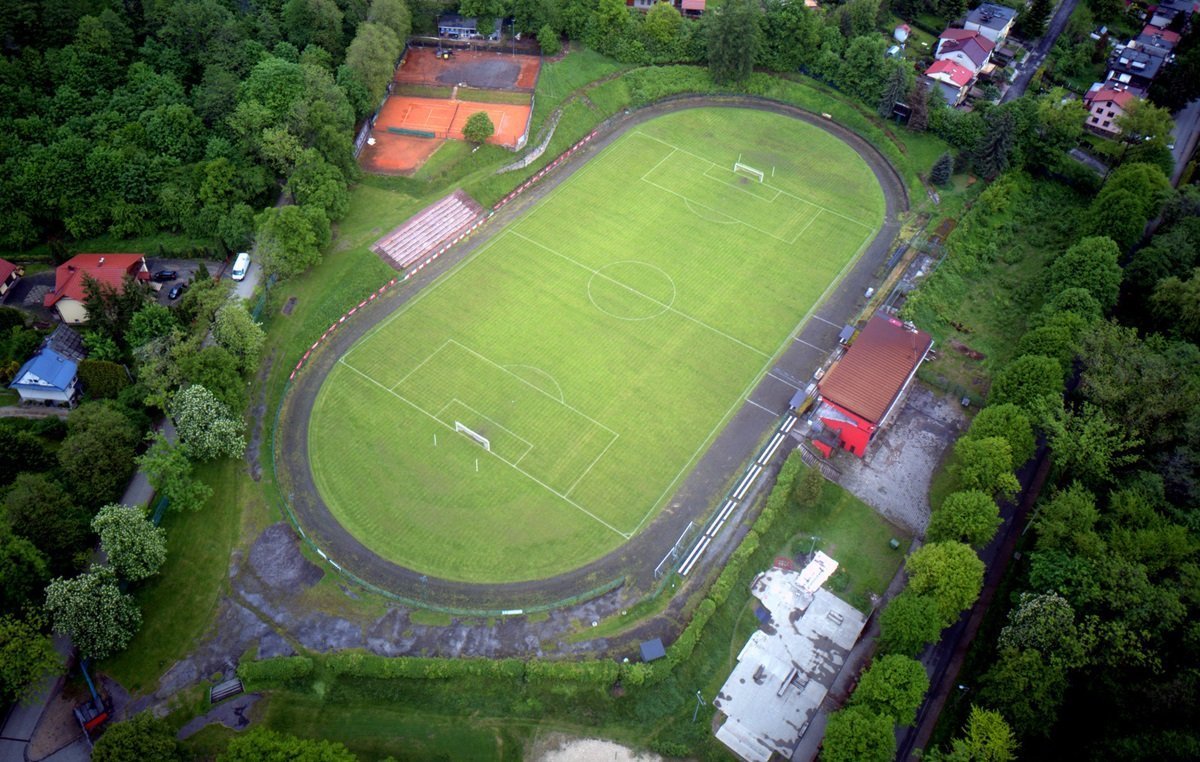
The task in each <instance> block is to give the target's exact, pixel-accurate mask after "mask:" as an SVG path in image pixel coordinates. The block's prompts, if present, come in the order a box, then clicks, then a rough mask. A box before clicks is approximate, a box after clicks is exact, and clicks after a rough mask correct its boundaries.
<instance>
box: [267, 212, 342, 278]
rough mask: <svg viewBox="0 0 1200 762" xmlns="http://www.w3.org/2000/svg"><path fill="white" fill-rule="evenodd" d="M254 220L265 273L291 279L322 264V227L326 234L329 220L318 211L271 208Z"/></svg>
mask: <svg viewBox="0 0 1200 762" xmlns="http://www.w3.org/2000/svg"><path fill="white" fill-rule="evenodd" d="M256 221H257V225H258V232H257V236H256V237H257V241H258V251H259V255H260V257H261V258H262V264H263V270H264V271H265V272H266V273H267V274H269V275H274V276H276V277H279V278H290V277H292V276H293V275H299V274H301V273H303V272H306V271H307V270H308V269H309V268H310V267H312V266H313V265H315V264H316V263H318V262H320V261H321V245H322V235H321V225H322V222H323V224H324V228H325V229H326V235H327V234H328V233H327V229H328V227H329V219H328V218H327V217H325V214H324V212H323V211H322V210H321V209H320V208H318V207H313V206H306V207H299V206H281V207H272V208H270V209H264V210H263V211H262V213H260V214H259V215H258V217H257V218H256Z"/></svg>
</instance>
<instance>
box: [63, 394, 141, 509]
mask: <svg viewBox="0 0 1200 762" xmlns="http://www.w3.org/2000/svg"><path fill="white" fill-rule="evenodd" d="M67 428H68V430H69V432H70V433H69V434H68V435H67V438H66V439H64V440H63V443H62V447H61V448H60V449H59V451H58V460H59V463H61V464H62V470H63V474H64V475H65V476H66V477H67V483H68V484H70V485H71V490H72V492H73V493H74V495H75V497H76V498H77V499H78V500H79V501H80V502H81V503H83V504H84V505H85V506H100V505H103V504H104V503H107V502H111V501H113V500H116V499H117V498H119V497H120V496H121V494H122V493H123V492H124V491H125V486H126V485H127V484H128V483H129V477H130V476H132V475H133V457H134V450H135V448H136V447H137V443H138V441H139V440H140V439H141V433H140V432H139V431H138V427H137V426H136V425H135V424H134V423H133V421H131V420H130V419H129V418H128V417H127V416H126V415H125V413H124V412H123V411H122V409H121V407H120V406H119V405H117V403H115V402H113V401H112V400H98V401H96V402H85V403H84V404H82V405H80V406H79V407H77V408H76V409H75V410H74V411H72V412H71V415H70V416H69V417H68V418H67Z"/></svg>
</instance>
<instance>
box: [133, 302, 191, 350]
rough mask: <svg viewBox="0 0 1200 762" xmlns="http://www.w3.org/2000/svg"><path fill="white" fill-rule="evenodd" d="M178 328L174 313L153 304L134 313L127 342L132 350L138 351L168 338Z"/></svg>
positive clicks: (155, 303)
mask: <svg viewBox="0 0 1200 762" xmlns="http://www.w3.org/2000/svg"><path fill="white" fill-rule="evenodd" d="M178 327H179V321H178V320H176V319H175V313H174V312H172V311H171V310H170V309H168V308H166V307H164V306H162V305H161V304H158V303H157V302H152V303H150V304H147V305H145V306H144V307H142V308H141V309H139V310H138V311H137V312H135V313H133V318H132V319H131V320H130V321H129V330H128V331H127V332H126V334H125V340H126V342H127V343H128V344H129V348H130V349H136V348H137V347H140V346H142V345H143V344H145V343H146V342H148V341H151V340H153V339H157V338H160V337H162V336H166V335H167V334H169V333H170V332H171V331H173V330H175V329H176V328H178Z"/></svg>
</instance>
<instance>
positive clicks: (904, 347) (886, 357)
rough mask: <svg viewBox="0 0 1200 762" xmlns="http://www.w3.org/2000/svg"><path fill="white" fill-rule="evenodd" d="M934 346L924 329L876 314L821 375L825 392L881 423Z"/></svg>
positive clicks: (859, 413) (866, 417) (844, 405)
mask: <svg viewBox="0 0 1200 762" xmlns="http://www.w3.org/2000/svg"><path fill="white" fill-rule="evenodd" d="M931 346H933V339H932V338H931V337H930V336H929V334H927V333H925V332H924V331H918V330H916V329H915V328H907V327H905V325H904V324H903V323H901V322H900V321H899V320H894V319H892V318H887V317H883V316H882V315H876V316H875V317H873V318H871V320H870V322H868V323H867V326H866V327H865V328H863V330H862V333H860V334H859V335H858V338H857V339H856V340H855V342H854V344H853V345H851V347H850V349H848V350H847V351H846V354H845V355H844V356H843V357H842V358H841V359H840V360H838V361H837V362H836V363H834V365H833V367H832V368H830V369H829V372H828V373H826V374H825V377H824V378H822V379H821V381H820V384H819V388H820V390H821V396H823V397H824V398H825V399H827V400H828V401H830V402H832V403H833V404H835V405H838V406H839V407H843V408H845V409H847V410H849V411H850V412H852V413H854V414H855V415H858V416H860V417H862V418H864V419H866V420H868V421H870V422H872V423H879V422H880V421H882V420H883V417H884V415H885V414H886V413H887V411H888V408H890V407H891V405H892V402H894V401H895V399H896V397H897V396H899V394H900V392H901V391H902V390H903V389H904V385H905V383H906V382H907V381H908V378H909V376H911V375H912V373H913V372H914V371H915V370H916V369H917V366H919V365H920V364H921V360H923V359H924V358H925V354H926V353H927V352H928V351H929V348H930V347H931Z"/></svg>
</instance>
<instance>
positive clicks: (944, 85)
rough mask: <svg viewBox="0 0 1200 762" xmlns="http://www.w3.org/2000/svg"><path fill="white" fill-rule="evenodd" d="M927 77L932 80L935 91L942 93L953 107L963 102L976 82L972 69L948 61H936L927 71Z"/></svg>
mask: <svg viewBox="0 0 1200 762" xmlns="http://www.w3.org/2000/svg"><path fill="white" fill-rule="evenodd" d="M925 76H926V77H927V78H928V79H929V80H931V83H932V88H933V91H934V92H936V93H940V94H941V96H942V98H943V99H945V101H946V103H949V104H950V105H951V106H957V105H958V104H960V103H962V102H963V99H964V98H966V97H967V93H968V92H969V91H970V90H971V83H973V82H974V81H975V75H974V74H973V73H972V72H971V70H970V69H968V68H966V67H964V66H959V65H958V64H956V63H954V62H953V61H946V60H942V61H934V62H933V66H930V67H929V68H928V69H926V70H925Z"/></svg>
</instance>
